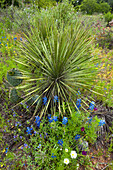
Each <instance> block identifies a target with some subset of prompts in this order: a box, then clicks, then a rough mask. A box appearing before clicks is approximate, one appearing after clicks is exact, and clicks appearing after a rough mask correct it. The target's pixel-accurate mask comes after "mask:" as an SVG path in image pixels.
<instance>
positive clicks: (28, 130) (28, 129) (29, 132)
mask: <svg viewBox="0 0 113 170" xmlns="http://www.w3.org/2000/svg"><path fill="white" fill-rule="evenodd" d="M32 129H33V128H32V127H30V128H29V127H27V130H26V132H27V133H28V135H32V134H31V130H32Z"/></svg>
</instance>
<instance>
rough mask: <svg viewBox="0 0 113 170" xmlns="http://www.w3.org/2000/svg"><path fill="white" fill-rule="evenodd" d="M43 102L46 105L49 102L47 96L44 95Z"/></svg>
mask: <svg viewBox="0 0 113 170" xmlns="http://www.w3.org/2000/svg"><path fill="white" fill-rule="evenodd" d="M43 103H44V105H46V103H47V97H46V96H45V97H43Z"/></svg>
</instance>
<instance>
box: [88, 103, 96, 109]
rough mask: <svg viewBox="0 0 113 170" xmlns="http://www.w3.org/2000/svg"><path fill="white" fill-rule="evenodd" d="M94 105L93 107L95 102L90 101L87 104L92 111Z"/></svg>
mask: <svg viewBox="0 0 113 170" xmlns="http://www.w3.org/2000/svg"><path fill="white" fill-rule="evenodd" d="M94 107H95V102H93V101H92V102H91V103H90V105H89V110H91V111H93V110H94Z"/></svg>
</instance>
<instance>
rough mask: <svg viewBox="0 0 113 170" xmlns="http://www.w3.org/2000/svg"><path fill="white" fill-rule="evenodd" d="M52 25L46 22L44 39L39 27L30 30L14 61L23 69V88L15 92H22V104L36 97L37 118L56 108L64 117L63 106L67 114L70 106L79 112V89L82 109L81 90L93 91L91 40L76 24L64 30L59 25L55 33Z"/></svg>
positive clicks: (85, 31) (20, 87)
mask: <svg viewBox="0 0 113 170" xmlns="http://www.w3.org/2000/svg"><path fill="white" fill-rule="evenodd" d="M55 22H56V21H54V20H53V24H52V25H51V26H50V24H47V23H46V27H45V32H46V34H45V33H44V35H46V37H45V36H43V33H42V32H41V31H40V29H39V28H37V27H33V28H32V27H31V31H30V32H29V33H28V34H27V35H25V37H26V40H27V41H26V43H25V44H24V45H23V43H21V42H20V43H19V47H20V48H19V50H18V53H19V55H18V56H19V58H17V59H16V60H15V61H16V62H18V63H20V64H22V65H23V66H24V67H23V68H24V70H20V71H21V73H22V75H23V76H22V77H20V78H21V79H24V85H22V86H19V87H18V88H17V87H16V89H23V91H24V95H23V101H22V102H26V101H28V100H30V99H31V98H32V97H33V96H35V95H38V96H39V97H38V98H36V100H35V101H34V103H37V104H36V108H35V111H34V114H33V116H35V115H36V113H37V110H38V111H39V110H40V112H38V115H40V118H41V117H42V116H43V114H44V116H45V115H46V114H47V113H48V112H47V111H48V109H49V110H50V111H51V114H54V113H55V112H56V109H57V110H58V111H59V114H61V115H63V114H65V109H64V105H65V104H67V109H68V111H69V112H70V114H72V111H71V106H72V105H74V107H75V108H76V109H77V110H78V107H77V105H76V99H77V92H78V88H80V89H81V95H80V98H81V101H82V103H83V104H82V106H81V107H82V108H83V109H84V110H86V109H85V107H84V106H85V105H87V106H88V104H87V102H86V98H85V96H84V94H82V91H83V90H85V89H86V90H88V91H90V92H93V90H92V89H91V88H92V82H93V81H94V78H95V74H96V72H97V70H96V68H95V67H94V63H93V62H95V59H94V58H93V56H92V55H91V53H92V49H93V48H92V42H93V38H92V36H91V35H90V33H88V30H85V29H84V28H83V26H82V25H81V24H80V23H79V22H78V21H76V24H75V25H68V26H66V27H64V26H63V24H62V27H61V28H60V30H58V29H57V26H56V23H55ZM18 78H19V77H18ZM39 99H43V102H42V105H41V106H40V105H39V103H40V102H37V101H38V100H39ZM87 99H88V96H87ZM91 100H92V99H91ZM88 101H89V102H91V101H90V100H89V99H88ZM34 103H33V104H34ZM33 104H32V105H33ZM39 108H40V109H39Z"/></svg>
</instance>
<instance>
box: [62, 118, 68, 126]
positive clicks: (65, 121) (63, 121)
mask: <svg viewBox="0 0 113 170" xmlns="http://www.w3.org/2000/svg"><path fill="white" fill-rule="evenodd" d="M67 122H68V118H67V117H63V119H62V124H64V125H66V123H67Z"/></svg>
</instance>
